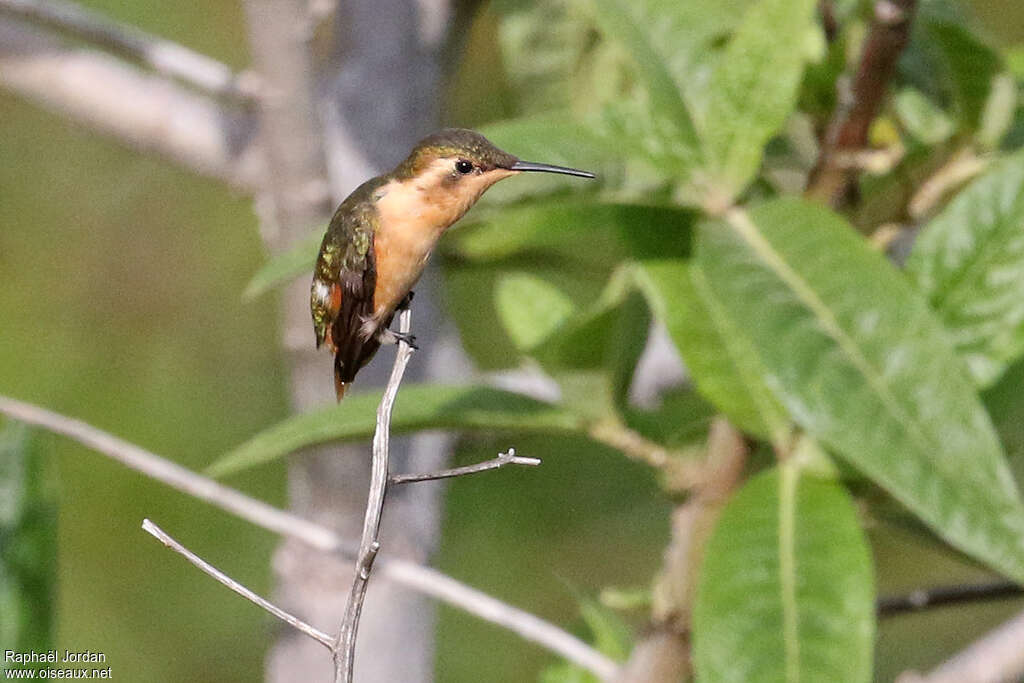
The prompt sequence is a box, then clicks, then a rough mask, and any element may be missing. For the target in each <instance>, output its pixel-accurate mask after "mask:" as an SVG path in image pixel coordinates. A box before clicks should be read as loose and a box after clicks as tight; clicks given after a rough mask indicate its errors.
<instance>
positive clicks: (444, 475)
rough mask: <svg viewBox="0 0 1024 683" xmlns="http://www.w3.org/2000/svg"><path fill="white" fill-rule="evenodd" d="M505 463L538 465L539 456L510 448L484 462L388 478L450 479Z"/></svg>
mask: <svg viewBox="0 0 1024 683" xmlns="http://www.w3.org/2000/svg"><path fill="white" fill-rule="evenodd" d="M506 465H524V466H527V467H536V466H537V465H540V458H526V457H521V456H518V455H516V449H514V448H510V449H508V452H507V453H499V454H498V457H496V458H491V459H490V460H485V461H484V462H478V463H477V464H475V465H466V466H464V467H453V468H451V469H447V470H440V471H438V472H427V473H425V474H394V475H392V476H391V479H390V480H389V482H390V483H392V484H409V483H412V482H417V481H434V480H435V479H450V478H452V477H462V476H465V475H467V474H476V473H478V472H488V471H490V470H496V469H499V468H501V467H505V466H506Z"/></svg>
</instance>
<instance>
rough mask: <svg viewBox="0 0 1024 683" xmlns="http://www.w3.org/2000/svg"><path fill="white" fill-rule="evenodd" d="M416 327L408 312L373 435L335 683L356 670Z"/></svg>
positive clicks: (402, 320) (349, 681)
mask: <svg viewBox="0 0 1024 683" xmlns="http://www.w3.org/2000/svg"><path fill="white" fill-rule="evenodd" d="M411 327H412V311H411V310H410V309H409V308H405V309H404V310H403V311H402V313H401V316H400V317H399V325H398V328H399V332H400V333H401V334H402V337H401V338H400V339H399V342H398V353H397V354H396V355H395V364H394V366H392V368H391V378H390V379H389V380H388V384H387V386H386V387H385V388H384V395H383V396H382V397H381V399H380V405H379V406H377V429H376V431H375V432H374V433H373V461H372V464H371V470H370V493H369V496H368V498H367V501H366V516H365V517H364V519H363V535H362V538H361V539H360V541H359V557H358V558H357V559H356V571H355V576H354V577H353V578H352V589H351V590H350V591H349V595H348V604H347V605H346V606H345V616H344V618H343V619H342V621H341V629H340V631H339V633H338V649H337V651H335V653H334V668H335V671H334V680H335V681H345V682H346V683H352V677H353V675H354V671H355V669H354V667H355V653H356V635H357V634H358V632H359V616H360V615H361V614H362V611H363V600H364V599H365V598H366V587H367V585H368V584H369V581H370V571H371V570H372V569H373V560H374V558H376V557H377V550H378V549H379V548H380V542H379V540H378V536H379V534H380V518H381V515H382V514H383V513H384V497H385V495H386V494H387V488H388V456H389V454H390V449H389V446H390V441H391V411H392V410H393V409H394V407H395V398H396V397H397V396H398V387H399V386H400V385H401V384H402V377H403V376H404V375H405V367H406V366H407V365H408V364H409V359H410V358H411V357H412V353H413V348H412V346H410V345H409V343H408V342H407V341H406V339H408V338H409V332H410V329H411Z"/></svg>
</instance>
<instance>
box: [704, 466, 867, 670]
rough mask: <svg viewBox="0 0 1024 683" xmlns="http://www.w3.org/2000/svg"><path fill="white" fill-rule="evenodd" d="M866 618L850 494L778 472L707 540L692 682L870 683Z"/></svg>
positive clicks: (862, 561)
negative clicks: (695, 678) (694, 677)
mask: <svg viewBox="0 0 1024 683" xmlns="http://www.w3.org/2000/svg"><path fill="white" fill-rule="evenodd" d="M874 612H875V605H874V587H873V577H872V567H871V558H870V555H869V553H868V548H867V543H866V542H865V538H864V535H863V533H862V532H861V529H860V526H859V525H858V522H857V513H856V509H855V508H854V505H853V501H852V500H851V499H850V496H849V495H848V494H847V493H846V491H845V490H844V489H843V488H842V486H840V485H839V484H837V483H835V482H833V481H826V480H823V479H818V478H815V477H813V476H807V475H806V473H804V472H802V471H801V470H800V469H799V468H798V467H796V466H795V465H792V464H784V465H782V466H780V467H778V468H775V469H772V470H769V471H768V472H764V473H762V474H759V475H757V476H756V477H754V478H753V479H751V480H750V481H749V482H747V484H746V485H745V486H744V487H743V488H742V489H741V490H740V491H739V493H737V494H736V495H735V496H734V497H733V499H732V500H730V501H729V503H728V504H727V505H726V507H725V509H724V510H723V511H722V515H721V517H720V518H719V520H718V523H717V525H716V526H715V530H714V531H713V532H712V535H711V538H710V539H709V540H708V543H707V546H706V548H705V551H704V560H703V563H702V566H701V569H700V577H699V580H698V586H697V597H696V602H695V605H694V614H693V654H694V667H695V669H696V674H697V681H698V682H699V683H718V682H719V681H736V682H737V683H741V682H742V683H759V682H762V681H763V682H765V683H768V682H775V681H780V682H786V683H794V682H796V681H830V682H831V683H847V682H848V683H856V682H858V681H864V682H866V681H870V680H871V669H872V648H873V644H874V631H875V618H874Z"/></svg>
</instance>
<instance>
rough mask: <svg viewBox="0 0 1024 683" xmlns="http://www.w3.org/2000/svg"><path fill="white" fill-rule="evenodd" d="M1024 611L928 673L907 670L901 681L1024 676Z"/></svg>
mask: <svg viewBox="0 0 1024 683" xmlns="http://www.w3.org/2000/svg"><path fill="white" fill-rule="evenodd" d="M1021 643H1024V612H1021V613H1020V614H1018V615H1017V616H1015V617H1014V618H1013V619H1010V620H1009V621H1008V622H1006V623H1005V624H1003V625H1002V626H999V627H998V628H996V629H995V630H993V631H990V632H989V633H987V634H986V635H984V636H983V637H982V638H981V639H979V640H977V641H975V642H974V643H972V644H971V645H969V646H968V647H967V649H965V650H963V651H962V652H959V653H957V654H956V655H954V656H953V657H951V658H950V659H948V660H946V661H945V662H943V663H942V664H940V665H939V666H938V668H936V669H935V670H934V671H932V672H931V673H930V674H928V675H926V676H922V675H921V674H918V673H915V672H907V673H904V674H902V675H901V676H900V677H899V678H897V679H896V681H897V683H1003V682H1008V681H1017V680H1020V678H1021V676H1024V647H1021Z"/></svg>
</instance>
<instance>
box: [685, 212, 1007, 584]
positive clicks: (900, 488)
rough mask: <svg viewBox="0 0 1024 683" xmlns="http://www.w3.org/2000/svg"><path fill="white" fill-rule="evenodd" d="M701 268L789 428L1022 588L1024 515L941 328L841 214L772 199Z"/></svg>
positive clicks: (715, 238) (711, 245)
mask: <svg viewBox="0 0 1024 683" xmlns="http://www.w3.org/2000/svg"><path fill="white" fill-rule="evenodd" d="M700 237H701V239H700V241H699V246H698V256H697V260H698V262H699V263H700V264H701V265H702V267H703V268H704V271H705V273H706V274H707V278H708V282H709V284H710V286H711V288H712V289H713V290H714V291H715V292H716V293H718V295H719V296H720V297H721V301H722V303H723V306H724V308H725V309H726V310H728V311H729V312H730V314H731V315H732V316H733V317H734V318H735V319H737V320H742V321H744V327H745V330H746V331H747V333H748V334H749V335H750V339H751V341H752V344H753V346H754V347H755V348H756V349H757V351H758V354H759V356H760V358H761V361H762V363H763V364H764V367H765V368H766V369H767V372H766V374H765V381H766V382H767V384H768V385H769V387H771V389H772V390H773V391H774V392H775V393H776V394H777V396H778V397H779V399H780V400H781V401H782V403H783V404H784V405H785V406H786V407H787V408H788V410H789V414H790V415H791V416H792V417H793V419H794V420H795V421H796V422H797V423H798V424H800V425H801V426H803V427H804V428H805V429H806V430H807V431H808V432H809V433H810V434H812V435H813V436H815V437H817V438H818V440H819V441H821V442H822V443H823V444H825V445H826V446H828V447H829V448H830V449H831V450H832V451H833V452H835V453H836V454H837V455H840V456H842V457H843V458H845V459H846V460H848V461H850V462H851V463H853V464H854V465H855V466H857V467H858V468H859V469H860V470H862V471H863V472H864V473H865V474H866V475H867V476H868V477H870V478H871V479H873V480H874V481H875V482H876V483H878V484H880V485H881V486H882V487H884V488H886V489H888V491H889V492H890V493H891V494H892V495H893V496H894V497H895V498H896V499H897V500H899V501H900V502H901V503H903V504H904V505H905V506H907V508H909V509H910V510H911V511H912V512H913V513H914V514H916V515H917V516H918V517H919V518H921V519H922V520H923V521H924V522H926V523H927V524H928V525H929V526H931V527H932V528H933V529H934V530H935V531H936V533H938V534H939V535H940V536H942V537H943V538H944V539H945V540H946V541H947V542H949V543H950V544H952V545H953V546H955V547H957V548H959V549H960V550H963V551H964V552H966V553H968V554H969V555H972V556H974V557H975V558H977V559H979V560H981V561H982V562H985V563H987V564H989V565H990V566H992V567H994V568H996V569H998V570H1000V571H1002V572H1004V573H1005V574H1006V575H1008V576H1010V577H1013V578H1015V579H1017V580H1024V505H1022V503H1021V500H1020V494H1019V493H1018V491H1017V487H1016V485H1015V483H1014V481H1013V477H1012V476H1011V475H1010V471H1009V469H1008V467H1007V463H1006V460H1005V458H1004V456H1003V451H1002V448H1001V447H1000V445H999V441H998V439H997V438H996V434H995V432H994V430H993V429H992V424H991V422H990V421H989V418H988V415H987V414H986V413H985V410H984V408H983V406H982V405H981V402H980V401H979V399H978V396H977V394H976V392H975V389H974V386H973V384H972V382H971V380H970V376H969V375H968V373H967V371H966V367H965V366H964V364H963V363H962V362H961V361H960V360H959V359H958V358H957V356H956V355H955V354H954V352H953V350H952V348H951V347H950V344H949V342H948V338H947V334H946V332H945V330H943V329H942V327H941V326H940V325H939V323H938V321H937V320H936V319H935V318H934V317H933V315H932V313H931V311H930V310H929V309H928V306H927V305H926V303H925V302H924V300H923V299H922V298H921V297H920V296H919V295H918V293H917V292H915V291H914V290H913V289H912V287H911V286H910V284H909V283H908V281H907V280H906V279H905V278H904V277H903V276H902V275H901V274H900V273H898V272H897V271H896V270H895V269H894V268H893V267H892V266H891V265H890V264H889V263H888V262H887V261H886V260H885V259H884V257H883V256H882V255H880V254H879V253H878V252H876V251H874V250H873V249H871V248H870V247H869V246H868V245H867V244H866V243H865V242H864V241H863V240H862V239H861V238H860V237H859V236H857V235H856V234H855V232H854V230H853V229H852V228H851V227H850V226H849V225H848V224H847V223H846V222H845V221H843V220H842V219H841V218H840V217H838V216H837V215H835V214H834V213H832V212H830V211H828V210H827V209H825V208H823V207H820V206H816V205H812V204H809V203H806V202H802V201H796V200H789V201H773V202H769V203H766V204H764V205H762V206H761V207H759V208H758V209H756V210H755V211H753V212H752V213H750V214H746V213H743V212H741V211H739V210H735V211H733V212H731V213H730V215H729V222H728V223H727V224H726V223H720V224H709V225H707V226H705V229H704V230H703V231H702V232H701V236H700Z"/></svg>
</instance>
